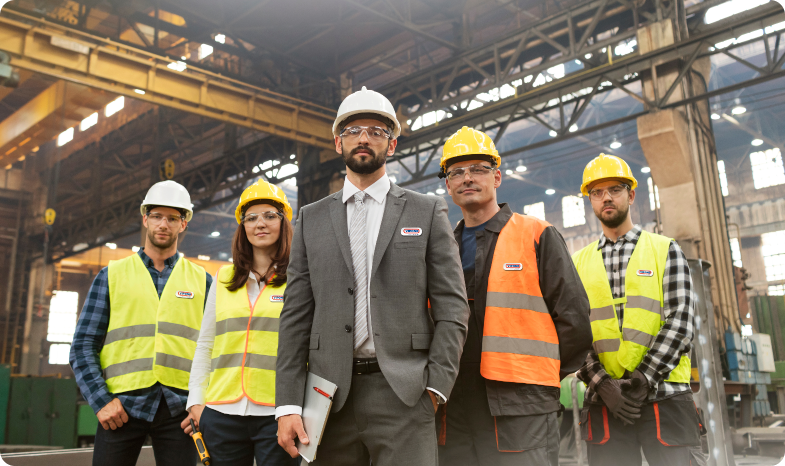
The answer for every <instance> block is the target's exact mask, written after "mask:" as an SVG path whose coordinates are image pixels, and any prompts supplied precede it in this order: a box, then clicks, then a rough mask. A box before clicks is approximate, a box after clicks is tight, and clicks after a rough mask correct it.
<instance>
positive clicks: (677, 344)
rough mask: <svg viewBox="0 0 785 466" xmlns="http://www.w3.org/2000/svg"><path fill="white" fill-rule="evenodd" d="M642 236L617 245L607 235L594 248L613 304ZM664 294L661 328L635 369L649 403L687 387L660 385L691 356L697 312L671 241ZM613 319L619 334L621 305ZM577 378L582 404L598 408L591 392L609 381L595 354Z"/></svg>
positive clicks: (683, 263)
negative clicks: (644, 381)
mask: <svg viewBox="0 0 785 466" xmlns="http://www.w3.org/2000/svg"><path fill="white" fill-rule="evenodd" d="M640 236H641V228H640V227H639V226H637V225H636V226H635V227H633V228H632V230H630V231H628V232H627V234H625V235H623V236H621V237H619V238H618V241H616V242H615V243H614V242H613V241H611V240H609V239H608V238H606V237H605V235H603V236H602V237H601V238H600V241H599V244H598V246H597V248H598V249H601V250H602V259H603V262H604V263H605V271H606V272H607V274H608V281H609V282H610V285H611V291H612V293H613V297H614V298H621V297H623V296H624V295H625V294H624V280H625V276H626V274H627V264H628V263H629V262H630V257H631V256H632V252H633V251H634V250H635V245H636V244H638V239H639V238H640ZM662 288H663V298H664V299H663V300H664V303H665V309H664V311H665V316H666V318H665V324H664V325H663V326H662V328H661V329H660V332H659V333H658V334H657V337H656V338H655V340H654V343H653V344H652V346H651V348H650V349H649V351H648V352H647V353H646V355H645V356H644V357H643V360H642V361H641V363H640V365H639V366H638V369H640V371H641V372H643V374H644V375H645V376H646V378H647V379H648V380H649V387H651V392H650V394H649V400H650V401H654V400H660V399H663V398H667V397H670V396H672V395H674V394H677V393H682V392H686V391H689V390H690V385H689V384H688V383H671V382H665V381H664V380H665V379H667V378H668V377H669V375H670V373H671V371H672V370H673V369H674V368H675V367H676V366H677V365H678V364H679V361H680V360H681V356H682V355H683V354H689V353H690V351H691V350H692V336H693V330H694V329H693V325H694V321H693V319H694V313H695V311H694V304H693V298H692V279H691V278H690V268H689V265H688V264H687V258H686V257H685V256H684V252H682V250H681V248H680V247H679V245H678V244H676V242H675V241H671V244H670V248H669V249H668V259H667V260H666V261H665V274H664V276H663V280H662ZM616 314H617V315H618V317H619V328H621V327H622V323H623V322H624V305H623V304H618V305H616ZM577 375H578V378H579V379H580V380H582V381H583V382H584V383H586V385H587V386H588V389H587V390H586V399H587V400H588V401H590V402H597V403H598V402H600V401H601V400H600V397H599V395H598V394H597V392H596V391H595V390H594V388H595V387H597V385H598V384H599V383H600V382H602V381H603V380H604V379H606V378H608V377H610V375H608V373H607V372H605V368H604V367H602V363H600V359H599V358H598V357H597V353H596V352H595V351H594V349H592V350H591V351H589V355H588V356H587V357H586V365H584V366H583V367H582V368H581V369H580V370H579V371H578V373H577Z"/></svg>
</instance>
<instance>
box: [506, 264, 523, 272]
mask: <svg viewBox="0 0 785 466" xmlns="http://www.w3.org/2000/svg"><path fill="white" fill-rule="evenodd" d="M504 270H511V271H518V270H523V264H521V263H520V262H517V263H511V264H504Z"/></svg>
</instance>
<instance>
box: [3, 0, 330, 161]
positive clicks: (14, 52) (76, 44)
mask: <svg viewBox="0 0 785 466" xmlns="http://www.w3.org/2000/svg"><path fill="white" fill-rule="evenodd" d="M6 11H7V10H6ZM4 13H6V12H4ZM11 13H13V14H14V15H18V16H21V17H23V18H24V19H25V21H27V22H31V23H32V25H31V24H27V23H25V22H20V21H16V20H13V19H9V18H7V17H2V16H0V50H3V51H5V52H8V53H9V54H10V55H11V66H14V67H17V68H20V69H23V70H29V71H33V72H36V73H41V74H44V75H48V76H53V77H56V78H60V79H64V80H67V81H72V82H76V83H79V84H83V85H85V86H89V87H93V88H98V89H103V90H105V91H109V92H112V93H115V94H120V95H126V96H129V97H133V98H135V99H139V100H144V101H147V102H149V103H152V104H156V105H162V106H165V107H170V108H175V109H178V110H183V111H187V112H191V113H195V114H198V115H202V116H205V117H208V118H213V119H216V120H220V121H225V122H227V123H232V124H235V125H238V126H243V127H246V128H252V129H255V130H259V131H263V132H265V133H268V134H273V135H276V136H280V137H283V138H287V139H291V140H294V141H298V142H303V143H306V144H310V145H313V146H317V147H321V148H324V149H334V148H335V145H334V142H333V136H332V124H333V120H334V118H335V110H333V109H330V108H327V107H322V106H320V105H316V104H313V103H311V102H306V101H304V100H300V99H296V98H293V97H290V96H286V95H283V94H279V93H276V92H272V91H270V90H267V89H263V88H260V87H256V86H252V85H250V84H247V83H244V82H242V81H238V80H235V79H232V78H227V77H225V76H221V75H220V74H217V73H213V72H211V71H208V70H203V69H199V68H197V67H194V66H191V65H190V64H185V63H182V62H179V63H178V62H176V61H173V60H172V59H170V58H168V57H164V56H160V55H155V54H152V53H149V52H147V51H144V50H139V49H136V48H134V47H129V46H127V45H125V44H120V43H117V42H114V41H111V40H109V39H103V38H100V37H96V36H93V35H90V34H87V33H84V32H81V31H78V30H74V29H70V28H67V27H64V26H60V25H53V24H51V23H49V22H47V21H45V20H41V19H38V18H34V17H31V16H27V15H24V14H21V13H17V12H11ZM173 63H174V65H173ZM137 90H138V91H137ZM141 92H144V94H141Z"/></svg>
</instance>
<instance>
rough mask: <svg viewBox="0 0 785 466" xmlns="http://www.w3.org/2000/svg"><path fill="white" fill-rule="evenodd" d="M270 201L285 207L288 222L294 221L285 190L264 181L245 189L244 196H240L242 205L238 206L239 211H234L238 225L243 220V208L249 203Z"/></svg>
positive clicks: (284, 211)
mask: <svg viewBox="0 0 785 466" xmlns="http://www.w3.org/2000/svg"><path fill="white" fill-rule="evenodd" d="M261 200H268V201H274V202H276V203H278V204H281V205H282V206H283V213H284V215H286V220H288V221H290V222H291V221H292V206H291V205H289V200H288V199H286V194H284V192H283V190H281V188H279V187H278V186H276V185H274V184H270V183H268V182H266V181H264V180H262V179H260V180H259V181H257V182H256V183H254V184H252V185H251V186H248V187H247V188H245V191H243V194H242V195H241V196H240V203H239V204H237V209H235V211H234V217H235V218H236V219H237V223H240V222H242V220H243V207H245V206H246V205H248V203H249V202H253V201H261Z"/></svg>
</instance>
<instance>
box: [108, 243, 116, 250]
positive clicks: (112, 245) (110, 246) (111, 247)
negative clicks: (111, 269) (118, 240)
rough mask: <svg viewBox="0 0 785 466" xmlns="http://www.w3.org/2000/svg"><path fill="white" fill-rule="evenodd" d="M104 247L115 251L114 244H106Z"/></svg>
mask: <svg viewBox="0 0 785 466" xmlns="http://www.w3.org/2000/svg"><path fill="white" fill-rule="evenodd" d="M106 247H107V248H109V249H117V245H116V244H115V243H106Z"/></svg>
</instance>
